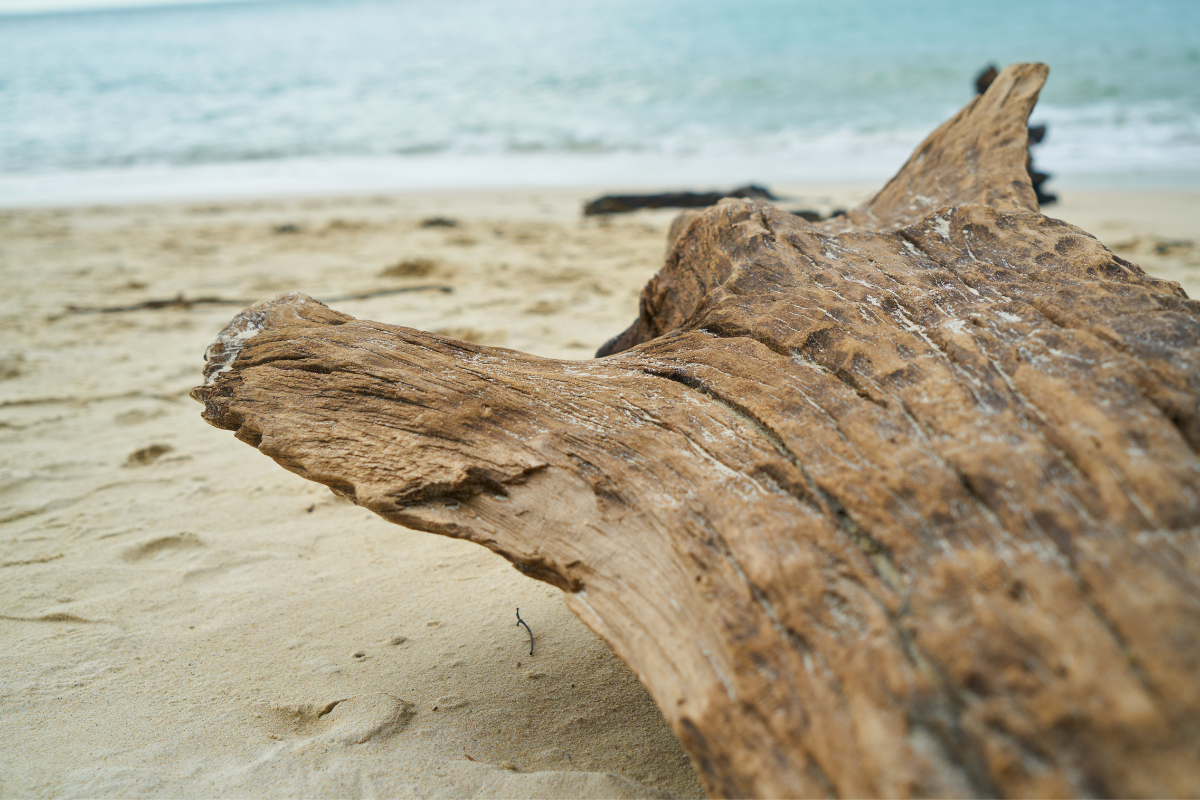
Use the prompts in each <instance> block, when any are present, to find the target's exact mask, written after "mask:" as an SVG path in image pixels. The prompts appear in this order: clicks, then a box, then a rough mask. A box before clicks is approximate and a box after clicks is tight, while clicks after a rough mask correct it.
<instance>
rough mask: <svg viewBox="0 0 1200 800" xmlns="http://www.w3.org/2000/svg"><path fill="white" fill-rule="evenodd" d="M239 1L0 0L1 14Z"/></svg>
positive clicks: (233, 0)
mask: <svg viewBox="0 0 1200 800" xmlns="http://www.w3.org/2000/svg"><path fill="white" fill-rule="evenodd" d="M231 2H238V0H0V14H19V13H27V12H30V11H72V10H78V9H85V8H130V7H133V6H172V5H192V4H194V3H231Z"/></svg>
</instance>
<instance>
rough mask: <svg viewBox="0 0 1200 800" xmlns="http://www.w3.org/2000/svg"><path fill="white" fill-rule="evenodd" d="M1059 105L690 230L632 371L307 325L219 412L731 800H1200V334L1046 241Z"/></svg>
mask: <svg viewBox="0 0 1200 800" xmlns="http://www.w3.org/2000/svg"><path fill="white" fill-rule="evenodd" d="M1045 76H1046V68H1045V67H1044V66H1042V65H1036V64H1035V65H1015V66H1012V67H1009V68H1007V69H1005V70H1004V71H1003V72H1002V73H1001V74H1000V75H999V77H997V79H996V80H995V82H994V83H993V84H992V86H991V87H990V88H989V90H988V91H987V92H986V93H985V94H984V95H983V96H981V97H978V98H976V99H975V100H973V101H972V102H971V103H970V104H968V105H967V106H966V107H965V108H964V109H963V110H962V111H961V112H960V113H959V114H958V115H956V116H955V117H954V118H953V119H951V120H950V121H949V122H947V123H946V124H944V125H943V126H942V127H940V128H939V129H938V130H937V131H935V132H934V133H933V134H932V135H931V136H930V138H929V139H928V140H927V141H926V142H925V143H924V144H922V145H921V146H920V148H919V149H918V150H917V151H916V152H915V153H914V155H913V157H912V159H911V160H910V161H909V162H908V164H906V165H905V166H904V168H903V169H902V170H901V171H900V173H899V174H898V175H897V176H896V177H895V178H894V179H892V181H891V182H889V183H888V185H887V186H886V187H884V189H883V190H882V191H881V192H880V193H879V194H878V195H876V196H875V197H874V198H873V199H872V200H871V201H869V202H868V203H866V204H865V205H863V206H862V207H860V208H858V209H855V210H853V211H850V212H849V213H847V214H845V215H844V216H841V217H838V218H835V219H832V220H828V221H826V222H822V223H820V224H817V225H813V224H810V223H809V222H806V221H805V220H803V219H800V218H798V217H796V216H793V215H791V214H787V213H784V212H781V211H780V210H778V209H777V208H775V207H773V206H771V205H769V204H768V203H765V202H762V201H757V200H724V201H722V202H721V203H720V204H718V205H717V206H715V207H713V208H710V209H708V210H706V211H703V212H685V214H684V215H683V216H682V217H681V218H680V219H679V221H678V222H677V223H676V224H675V225H674V227H673V229H672V232H671V246H670V251H669V254H668V256H667V259H666V263H665V265H664V266H663V267H662V270H661V271H660V272H659V274H658V275H657V276H656V277H655V278H654V279H653V280H651V281H650V283H649V285H648V286H647V287H646V289H645V292H644V293H643V296H642V307H641V315H640V317H639V318H638V320H637V322H636V323H635V324H634V325H633V327H631V328H630V329H629V330H628V331H626V332H625V333H624V334H622V335H621V336H619V337H617V338H616V339H615V340H613V342H611V343H610V344H609V345H607V346H606V347H605V350H604V352H605V353H608V354H611V355H608V357H605V358H599V359H597V360H593V361H583V362H571V361H556V360H549V359H543V358H537V357H534V356H530V355H526V354H523V353H518V352H513V351H510V350H503V349H499V348H490V347H481V346H479V345H474V344H469V343H467V342H461V341H455V340H452V339H447V338H445V337H442V336H438V335H436V334H433V333H427V332H423V331H418V330H412V329H409V328H403V327H398V326H393V325H384V324H382V323H378V322H366V321H360V320H356V319H353V318H351V317H349V316H346V315H345V314H341V313H338V312H336V311H332V310H330V309H329V308H327V307H325V306H324V305H322V304H320V303H317V302H315V301H313V300H310V299H309V298H307V297H305V296H303V295H298V294H290V295H284V296H281V297H278V298H276V299H274V300H271V301H268V302H264V303H259V304H257V305H255V306H252V307H251V308H249V309H247V310H246V311H244V312H243V313H242V314H240V315H239V316H238V317H237V318H236V319H235V320H234V321H233V322H232V323H231V325H230V326H229V328H227V329H226V330H225V331H224V332H223V333H222V334H221V336H220V338H219V339H218V340H217V342H216V343H214V345H213V346H212V348H211V349H210V351H209V354H208V366H207V368H206V373H205V374H206V376H207V383H206V385H205V386H203V387H201V388H198V389H196V390H195V391H194V393H193V396H194V397H195V398H197V399H198V400H200V401H202V402H203V403H204V406H205V409H204V417H205V419H207V420H208V421H209V422H211V423H212V424H213V425H216V426H218V427H221V428H226V429H229V430H233V431H236V435H237V437H238V438H239V439H241V440H242V441H244V442H246V443H248V444H250V445H253V446H255V447H257V448H258V449H259V450H261V451H262V452H263V453H265V454H266V455H269V456H270V457H271V458H273V459H275V460H276V461H277V462H278V463H279V464H281V465H282V466H284V467H285V468H287V469H289V470H291V471H293V472H296V473H298V474H300V475H303V476H305V477H307V478H309V479H311V480H314V481H318V482H320V483H323V484H325V485H327V486H330V487H331V488H333V489H334V490H335V491H336V492H339V493H340V494H343V495H345V496H347V497H350V498H352V499H353V500H355V502H357V503H359V504H360V505H362V506H364V507H366V508H369V509H371V510H372V511H375V512H377V513H379V514H381V515H382V516H383V517H385V518H386V519H388V520H391V521H393V522H397V523H400V524H403V525H407V526H410V527H413V528H419V529H421V530H427V531H433V532H436V533H442V534H446V535H448V536H455V537H460V538H464V539H468V540H471V541H474V542H478V543H480V544H482V545H484V546H486V547H489V548H491V549H492V550H494V551H496V552H497V553H500V554H501V555H503V556H504V557H505V558H507V559H509V560H511V561H512V562H513V564H514V565H515V566H516V567H517V568H518V569H520V570H521V571H522V572H524V573H526V574H528V575H530V576H532V577H535V578H538V579H540V580H544V581H547V582H549V583H552V584H554V585H556V586H559V587H561V588H562V589H563V591H564V592H566V593H567V595H566V599H567V603H568V604H569V605H570V607H571V609H572V610H574V611H575V613H577V614H578V615H579V616H580V617H581V618H582V619H583V620H584V621H585V622H586V623H587V624H588V625H589V626H591V627H592V629H593V630H595V631H596V632H597V633H598V634H599V635H600V636H602V637H604V639H605V640H606V641H607V642H608V643H609V644H610V645H611V646H612V647H613V649H614V650H615V651H616V652H617V653H618V654H619V655H620V656H621V657H622V658H623V659H624V660H625V661H626V663H628V664H629V666H630V667H631V668H632V669H633V670H634V671H635V672H636V673H637V675H638V676H639V678H640V679H641V680H642V681H643V682H644V683H645V685H646V687H647V688H648V689H649V691H650V693H651V694H652V695H653V697H654V698H655V700H656V701H657V703H658V705H659V707H660V708H661V709H662V711H663V713H664V715H665V716H666V718H667V720H668V721H669V722H670V723H671V725H672V726H674V729H675V731H676V732H677V734H678V736H679V738H680V740H681V741H682V742H683V745H684V747H685V748H686V749H687V750H688V752H689V753H690V754H691V756H692V758H693V759H694V761H695V764H696V766H697V769H698V770H699V773H700V775H701V777H702V779H703V781H704V783H705V785H706V787H707V788H708V790H709V791H710V792H711V793H712V794H714V795H724V796H733V797H742V796H765V797H784V796H856V797H867V796H878V795H897V796H899V795H962V796H970V795H1005V796H1016V795H1034V796H1057V795H1118V796H1121V795H1127V796H1133V795H1143V796H1164V795H1195V794H1196V793H1197V790H1198V787H1200V677H1198V676H1200V580H1198V576H1200V458H1198V456H1197V451H1198V450H1200V304H1197V303H1196V302H1195V301H1191V300H1189V299H1188V298H1187V297H1186V295H1184V293H1183V292H1182V290H1181V289H1180V288H1179V286H1178V285H1177V284H1173V283H1170V282H1166V281H1161V280H1157V279H1155V278H1152V277H1150V276H1148V275H1146V274H1145V273H1144V272H1143V271H1142V270H1141V269H1139V268H1138V267H1136V266H1134V265H1133V264H1130V263H1128V262H1126V261H1123V260H1122V259H1120V258H1117V257H1115V256H1114V255H1113V254H1112V253H1111V252H1109V251H1108V250H1106V249H1105V248H1104V247H1103V246H1102V245H1101V244H1100V243H1099V242H1098V241H1097V240H1096V239H1095V238H1093V237H1092V236H1090V235H1089V234H1087V233H1085V232H1084V231H1082V230H1080V229H1078V228H1075V227H1073V226H1071V225H1067V224H1065V223H1063V222H1059V221H1057V220H1053V219H1048V218H1046V217H1044V216H1042V215H1041V214H1040V213H1039V212H1038V208H1037V204H1036V201H1035V199H1034V193H1033V189H1032V187H1031V186H1030V182H1029V176H1028V174H1027V172H1026V170H1025V158H1026V142H1027V139H1028V136H1027V133H1026V119H1027V117H1028V114H1029V111H1030V109H1031V108H1032V107H1033V104H1034V102H1035V100H1036V98H1037V94H1038V91H1039V89H1040V88H1041V86H1042V83H1043V81H1044V80H1045Z"/></svg>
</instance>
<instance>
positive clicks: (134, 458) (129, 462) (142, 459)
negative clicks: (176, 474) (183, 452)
mask: <svg viewBox="0 0 1200 800" xmlns="http://www.w3.org/2000/svg"><path fill="white" fill-rule="evenodd" d="M172 449H173V448H172V447H171V446H170V445H166V444H152V445H150V446H149V447H143V448H141V449H140V450H134V451H133V452H132V453H130V454H129V457H128V458H126V459H125V466H127V467H144V466H146V465H147V464H153V463H154V462H155V461H157V460H158V459H159V458H160V457H161V456H163V455H164V454H166V453H169V452H171V450H172Z"/></svg>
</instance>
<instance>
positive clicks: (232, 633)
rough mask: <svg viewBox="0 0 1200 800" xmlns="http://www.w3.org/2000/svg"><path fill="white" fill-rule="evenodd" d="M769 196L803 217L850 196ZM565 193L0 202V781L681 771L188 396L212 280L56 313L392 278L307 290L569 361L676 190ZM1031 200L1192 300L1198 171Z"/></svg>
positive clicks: (39, 785)
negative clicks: (0, 280)
mask: <svg viewBox="0 0 1200 800" xmlns="http://www.w3.org/2000/svg"><path fill="white" fill-rule="evenodd" d="M772 188H773V189H776V190H777V191H779V192H780V193H782V194H785V195H787V196H789V198H790V199H789V200H788V201H786V202H781V203H780V205H782V206H783V207H785V208H799V207H808V208H816V209H817V210H820V211H825V212H827V211H829V210H830V209H831V208H834V207H846V206H849V205H852V204H855V203H857V202H859V201H861V200H863V199H865V198H866V196H867V195H869V194H870V192H871V190H872V189H873V188H875V187H871V186H836V185H835V186H820V187H818V186H809V187H772ZM595 194H596V192H594V191H589V190H562V189H555V190H526V191H510V192H495V191H490V192H489V191H484V192H465V191H464V192H438V193H420V194H407V195H380V196H372V197H356V198H310V199H303V198H293V199H281V200H264V201H238V202H234V203H213V202H207V203H192V204H173V205H160V206H127V207H89V208H69V209H31V210H6V211H0V273H2V274H3V276H4V286H5V287H6V292H5V293H4V297H3V300H2V301H0V302H2V303H3V309H2V311H0V325H3V332H4V341H3V344H2V345H0V442H3V447H2V450H0V452H3V456H2V457H0V578H2V580H0V636H3V639H4V641H5V642H6V644H7V645H8V646H6V647H5V648H3V651H2V653H0V719H2V720H3V725H2V727H0V731H2V733H0V796H6V797H12V796H53V797H59V796H62V797H88V796H112V795H122V796H127V795H128V796H163V795H170V796H181V797H184V796H186V797H200V796H212V795H216V794H232V795H237V796H248V797H276V796H296V795H305V796H307V795H317V794H321V795H330V796H354V797H358V796H372V795H378V796H421V797H464V796H480V797H484V796H486V797H535V796H546V797H561V796H572V797H657V796H667V795H670V796H680V797H698V796H703V793H702V791H701V790H700V787H699V784H698V783H697V781H696V779H695V777H694V775H693V774H692V771H691V767H690V765H689V763H688V761H687V758H686V756H685V755H684V754H683V752H682V750H681V749H680V748H679V746H678V744H677V743H676V742H675V740H674V738H673V737H672V735H671V732H670V730H669V729H668V728H667V726H666V725H665V723H664V722H663V720H662V718H661V716H659V714H658V712H657V710H656V709H655V708H654V706H653V704H652V703H651V702H650V700H649V698H648V696H647V695H646V694H645V692H644V691H643V690H642V689H641V687H640V685H639V684H638V683H637V681H636V678H635V677H634V676H633V675H632V674H631V673H630V672H629V670H628V669H626V668H625V667H624V665H622V664H621V663H620V662H619V661H618V660H617V659H616V658H615V657H614V656H613V655H612V654H611V653H610V652H609V651H608V649H607V648H606V647H605V646H604V644H603V643H602V642H600V641H599V640H598V639H597V638H596V637H595V636H593V635H592V634H591V633H590V632H589V631H588V630H587V629H586V628H585V627H584V626H583V625H582V623H580V622H579V621H578V620H576V619H575V618H574V617H573V616H572V615H571V614H570V613H569V612H567V611H566V609H565V607H564V605H563V603H562V600H561V597H560V596H559V592H558V590H556V589H553V588H552V587H549V586H546V585H544V584H540V583H537V582H534V581H532V580H530V579H527V578H525V577H524V576H522V575H520V574H519V573H517V572H516V571H515V570H513V569H512V568H511V567H509V566H508V565H507V563H506V562H504V561H502V560H501V559H499V558H498V557H496V556H493V555H492V554H490V553H488V552H487V551H485V550H483V549H481V548H478V547H475V546H474V545H469V544H466V543H462V542H457V541H452V540H448V539H444V538H442V537H438V536H432V535H429V534H423V533H417V532H412V531H407V530H405V529H402V528H399V527H397V526H394V525H390V524H388V523H385V522H384V521H382V520H381V519H378V518H376V517H374V516H373V515H371V514H369V513H367V512H365V511H363V510H361V509H358V508H356V507H354V506H352V505H349V504H347V503H344V502H341V501H338V500H337V499H336V498H334V497H333V496H332V495H331V494H330V493H329V492H328V491H327V490H325V489H324V488H323V487H320V486H318V485H316V484H312V483H308V482H306V481H303V480H301V479H300V478H298V477H295V476H293V475H291V474H289V473H287V472H285V471H284V470H282V469H281V468H279V467H277V466H276V465H274V464H273V463H271V462H270V461H269V460H268V459H266V458H264V457H263V456H261V455H259V454H258V453H256V452H255V451H254V450H252V449H251V448H249V447H247V446H245V445H243V444H241V443H239V442H237V441H236V440H234V439H233V437H232V436H231V435H230V434H228V433H226V432H222V431H217V430H215V429H213V428H211V427H209V426H208V425H206V424H205V423H204V422H203V421H202V420H201V419H200V416H199V411H200V409H199V406H197V405H196V404H195V403H193V402H192V401H191V400H190V399H188V397H187V393H188V391H189V390H190V389H191V387H192V386H194V385H195V384H196V383H197V382H198V381H199V378H200V368H201V355H202V353H203V350H204V348H205V346H206V345H207V344H208V343H209V342H210V341H211V340H212V338H213V337H214V335H215V334H216V332H217V331H219V330H220V329H221V328H222V327H223V326H224V325H225V323H226V322H227V321H228V320H229V319H230V318H231V317H232V316H233V315H234V314H235V313H236V312H237V311H238V310H239V309H240V306H239V305H238V304H236V303H231V304H229V305H198V306H195V307H191V308H180V307H174V308H162V309H141V310H131V311H125V312H118V313H71V312H69V311H68V310H67V309H68V308H69V307H71V306H76V307H110V306H134V305H137V304H139V303H143V302H145V301H148V300H157V299H166V298H171V297H175V296H177V295H179V294H182V295H183V296H184V297H185V298H193V299H195V298H201V297H217V298H222V299H227V300H231V301H239V302H240V301H255V300H259V299H264V298H267V297H270V296H273V295H274V294H277V293H279V292H281V291H286V290H293V289H295V290H299V291H303V292H305V293H307V294H310V295H312V296H314V297H317V298H318V299H322V298H330V297H336V296H344V295H354V294H366V293H370V292H379V291H387V290H395V289H415V290H414V291H408V292H402V293H391V294H381V295H376V296H374V297H369V298H365V299H358V300H348V301H344V302H338V303H337V304H336V307H337V308H338V309H339V310H341V311H345V312H347V313H349V314H352V315H354V316H357V317H362V318H369V319H376V320H380V321H383V322H389V323H396V324H402V325H408V326H412V327H416V328H422V329H426V330H434V331H438V332H441V333H445V334H448V335H451V336H455V337H458V338H466V339H470V340H472V341H476V342H480V343H483V344H489V345H498V346H504V347H510V348H513V349H518V350H524V351H528V352H533V353H537V354H539V355H543V356H547V357H555V358H587V357H590V355H591V354H592V353H593V352H594V351H595V349H596V347H598V346H599V345H600V344H601V343H603V342H604V341H605V340H606V339H607V338H608V337H610V336H612V335H614V334H616V333H618V332H620V331H621V330H623V329H624V328H625V327H626V326H627V325H628V324H629V323H630V322H631V321H632V320H633V318H634V317H635V316H636V313H637V296H638V292H639V291H640V289H641V287H642V285H643V284H644V283H645V281H646V280H647V279H648V278H649V277H650V276H651V275H652V274H653V273H654V271H655V270H656V269H657V268H658V266H659V263H660V260H661V257H662V252H663V247H664V241H665V234H666V229H667V227H668V225H669V223H670V220H671V219H672V218H673V216H674V214H675V212H673V211H652V212H639V213H637V214H633V215H628V216H624V217H616V218H612V219H610V220H598V219H589V220H584V219H581V217H580V215H579V209H580V207H581V204H582V201H583V200H584V199H586V198H589V197H592V196H594V195H595ZM1047 213H1048V214H1049V215H1050V216H1053V217H1058V218H1061V219H1065V220H1066V221H1068V222H1071V223H1074V224H1077V225H1079V226H1081V227H1082V228H1084V230H1087V231H1089V232H1091V233H1093V234H1095V235H1096V236H1098V237H1099V238H1100V239H1101V240H1102V241H1104V242H1105V244H1107V245H1109V246H1110V247H1112V248H1113V249H1114V250H1115V251H1116V252H1117V253H1118V255H1121V256H1122V257H1124V258H1126V259H1128V260H1130V261H1133V262H1134V263H1137V264H1139V265H1141V266H1142V267H1143V268H1145V269H1146V270H1147V271H1148V272H1151V273H1152V274H1155V275H1158V276H1160V277H1164V278H1168V279H1170V280H1175V281H1178V282H1180V283H1181V284H1182V285H1183V286H1184V288H1185V290H1186V291H1187V292H1188V294H1189V295H1190V296H1191V297H1193V298H1196V297H1200V248H1197V247H1196V246H1195V243H1196V242H1198V241H1200V193H1196V192H1167V191H1157V192H1156V191H1141V192H1139V191H1125V192H1100V191H1090V192H1084V191H1070V192H1063V202H1062V203H1061V204H1059V205H1057V206H1053V207H1050V208H1048V209H1047ZM439 217H441V218H445V219H449V220H454V221H456V223H457V224H455V225H453V226H446V225H426V224H423V222H426V221H428V220H430V219H433V218H439ZM421 287H426V288H421ZM430 287H432V288H430ZM442 287H444V288H448V289H450V290H451V291H449V292H446V291H442ZM518 606H519V607H520V608H521V614H522V617H524V618H525V619H527V620H528V621H529V624H530V625H531V626H532V629H533V631H534V633H535V635H536V640H535V651H534V652H535V654H534V656H532V657H530V656H529V653H528V641H527V639H526V637H525V632H524V629H522V628H518V627H517V626H516V624H515V623H516V620H515V613H514V611H515V609H516V608H517V607H518Z"/></svg>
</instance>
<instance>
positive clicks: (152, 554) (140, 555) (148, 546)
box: [121, 532, 204, 562]
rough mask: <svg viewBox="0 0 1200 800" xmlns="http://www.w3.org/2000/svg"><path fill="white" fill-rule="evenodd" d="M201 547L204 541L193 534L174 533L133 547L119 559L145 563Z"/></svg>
mask: <svg viewBox="0 0 1200 800" xmlns="http://www.w3.org/2000/svg"><path fill="white" fill-rule="evenodd" d="M203 546H204V540H203V539H201V538H200V537H199V536H197V535H196V534H194V533H187V532H184V533H176V534H174V535H172V536H162V537H159V538H158V539H151V540H150V541H148V542H142V543H141V544H137V545H134V546H133V547H130V548H129V549H128V550H126V551H125V552H124V553H122V555H121V557H122V558H123V559H125V560H126V561H129V562H135V561H145V560H146V559H148V558H156V557H158V556H160V555H164V554H167V553H171V552H174V551H177V550H194V549H195V548H197V547H203Z"/></svg>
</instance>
